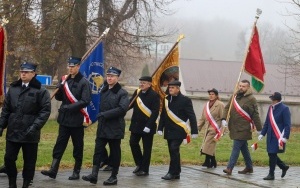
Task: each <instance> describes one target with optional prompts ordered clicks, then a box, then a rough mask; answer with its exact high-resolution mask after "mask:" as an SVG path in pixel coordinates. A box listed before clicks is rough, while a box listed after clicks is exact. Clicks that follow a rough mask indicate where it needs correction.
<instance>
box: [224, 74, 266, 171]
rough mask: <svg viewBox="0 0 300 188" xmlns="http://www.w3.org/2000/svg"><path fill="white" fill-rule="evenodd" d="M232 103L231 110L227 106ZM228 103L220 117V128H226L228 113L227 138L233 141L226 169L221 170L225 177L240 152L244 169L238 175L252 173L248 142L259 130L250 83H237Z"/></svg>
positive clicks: (255, 104) (256, 110)
mask: <svg viewBox="0 0 300 188" xmlns="http://www.w3.org/2000/svg"><path fill="white" fill-rule="evenodd" d="M232 98H233V101H232V108H231V111H230V112H229V106H230V103H231V100H232ZM229 101H230V102H229V103H228V104H227V105H226V106H225V110H224V113H223V115H222V126H227V122H226V117H227V114H228V113H230V119H229V122H228V129H229V136H230V138H231V139H232V140H233V147H232V150H231V155H230V159H229V162H228V164H227V168H226V169H224V170H223V172H224V173H226V174H227V175H231V174H232V170H233V168H234V166H235V164H236V162H237V160H238V158H239V155H240V152H242V155H243V157H244V161H245V164H246V167H245V169H244V170H242V171H238V173H239V174H247V173H253V163H252V159H251V156H250V152H249V149H248V140H252V131H253V130H255V128H254V127H256V130H257V131H260V130H261V122H260V118H259V114H258V108H257V101H256V99H255V97H254V96H253V94H252V90H251V88H250V82H249V81H248V80H242V81H241V82H240V83H239V89H238V91H237V92H236V93H235V94H234V95H233V96H231V98H230V100H229Z"/></svg>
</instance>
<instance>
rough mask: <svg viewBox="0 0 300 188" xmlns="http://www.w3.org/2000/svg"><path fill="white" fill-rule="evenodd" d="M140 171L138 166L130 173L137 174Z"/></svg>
mask: <svg viewBox="0 0 300 188" xmlns="http://www.w3.org/2000/svg"><path fill="white" fill-rule="evenodd" d="M140 169H141V168H140V166H136V168H135V169H134V171H133V172H132V173H134V174H135V173H137V172H138V171H140Z"/></svg>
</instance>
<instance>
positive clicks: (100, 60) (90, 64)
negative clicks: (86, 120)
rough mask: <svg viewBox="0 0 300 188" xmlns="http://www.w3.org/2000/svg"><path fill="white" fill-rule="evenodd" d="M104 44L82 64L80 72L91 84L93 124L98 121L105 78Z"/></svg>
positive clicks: (91, 116)
mask: <svg viewBox="0 0 300 188" xmlns="http://www.w3.org/2000/svg"><path fill="white" fill-rule="evenodd" d="M103 54H104V53H103V42H100V43H99V44H98V45H97V47H96V48H95V49H94V50H93V51H92V52H91V53H90V55H89V56H88V57H87V58H86V59H85V60H84V61H83V62H82V64H81V66H80V70H79V71H80V72H81V74H83V76H84V77H85V78H86V79H87V80H88V81H89V82H90V86H91V90H92V101H91V103H90V105H88V107H87V110H88V113H89V116H90V119H91V121H92V123H94V122H96V121H97V114H98V113H99V107H100V106H99V104H100V88H101V86H102V84H103V81H104V78H103V74H104V55H103Z"/></svg>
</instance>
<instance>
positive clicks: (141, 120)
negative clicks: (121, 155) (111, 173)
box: [129, 76, 160, 176]
mask: <svg viewBox="0 0 300 188" xmlns="http://www.w3.org/2000/svg"><path fill="white" fill-rule="evenodd" d="M139 80H140V81H148V82H149V83H151V82H152V78H151V77H146V76H144V77H141V78H140V79H139ZM136 95H137V90H136V91H135V92H134V94H133V96H132V98H131V99H130V102H132V105H131V106H130V108H133V114H132V118H131V124H130V127H129V130H130V131H131V135H130V140H129V143H130V148H131V152H132V156H133V158H134V162H135V164H136V166H137V168H136V169H135V170H134V173H135V174H136V175H137V176H143V175H148V173H149V165H150V160H151V152H152V144H153V136H154V134H155V132H156V128H157V127H156V119H157V117H158V114H159V105H160V100H159V95H158V94H157V93H156V92H155V91H154V90H153V89H152V88H151V84H150V87H149V88H148V89H147V90H146V91H142V90H141V91H140V92H139V94H138V97H139V98H140V99H141V101H142V102H143V104H144V105H145V106H146V107H147V108H148V109H149V110H150V111H151V115H150V117H148V116H147V115H146V114H145V113H144V112H143V111H142V110H141V109H140V108H139V106H138V104H137V99H136ZM133 100H135V101H133ZM145 128H147V129H146V130H145ZM147 131H149V132H147ZM141 139H142V141H143V150H144V152H143V153H142V151H141V147H140V145H139V142H140V140H141Z"/></svg>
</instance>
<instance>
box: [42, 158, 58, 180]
mask: <svg viewBox="0 0 300 188" xmlns="http://www.w3.org/2000/svg"><path fill="white" fill-rule="evenodd" d="M59 163H60V160H58V159H53V161H52V165H51V168H50V170H42V171H41V173H42V174H43V175H45V176H49V177H50V178H53V179H55V178H56V175H57V171H58V167H59Z"/></svg>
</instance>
